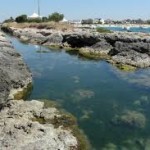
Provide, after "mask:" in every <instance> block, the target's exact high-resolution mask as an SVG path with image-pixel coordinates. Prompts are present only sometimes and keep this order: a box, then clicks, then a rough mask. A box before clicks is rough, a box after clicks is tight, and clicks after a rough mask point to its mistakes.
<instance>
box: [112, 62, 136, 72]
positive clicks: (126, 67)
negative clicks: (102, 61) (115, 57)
mask: <svg viewBox="0 0 150 150" xmlns="http://www.w3.org/2000/svg"><path fill="white" fill-rule="evenodd" d="M115 66H116V67H117V68H118V69H120V70H122V71H125V72H130V71H135V70H136V67H134V66H131V65H127V64H115Z"/></svg>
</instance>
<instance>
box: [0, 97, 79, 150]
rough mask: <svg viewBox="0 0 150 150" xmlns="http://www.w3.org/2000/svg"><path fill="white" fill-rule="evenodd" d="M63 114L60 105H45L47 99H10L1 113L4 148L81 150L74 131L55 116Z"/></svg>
mask: <svg viewBox="0 0 150 150" xmlns="http://www.w3.org/2000/svg"><path fill="white" fill-rule="evenodd" d="M63 117H64V116H63V115H62V113H60V112H59V111H58V110H57V109H56V108H54V107H51V108H45V107H44V103H43V102H39V101H35V100H33V101H26V102H24V101H10V102H9V103H7V104H6V106H5V107H4V108H3V109H2V111H1V115H0V147H1V148H0V149H2V150H10V149H13V150H26V149H28V150H33V149H36V150H42V149H44V150H48V149H51V150H58V149H59V150H78V149H79V145H78V141H77V139H76V137H75V136H73V134H72V131H71V130H69V129H67V127H64V126H63V125H62V124H61V123H60V124H59V126H57V127H56V126H55V123H56V121H55V120H56V119H58V120H59V118H63ZM64 119H66V118H64ZM65 121H66V122H67V119H66V120H65ZM66 124H67V123H66ZM64 128H66V129H64Z"/></svg>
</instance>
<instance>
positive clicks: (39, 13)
mask: <svg viewBox="0 0 150 150" xmlns="http://www.w3.org/2000/svg"><path fill="white" fill-rule="evenodd" d="M38 15H39V16H40V15H41V12H40V0H38Z"/></svg>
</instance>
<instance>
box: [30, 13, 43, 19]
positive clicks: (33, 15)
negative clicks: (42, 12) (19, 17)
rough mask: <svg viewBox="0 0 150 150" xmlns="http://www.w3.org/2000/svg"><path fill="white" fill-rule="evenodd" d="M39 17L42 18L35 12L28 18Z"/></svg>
mask: <svg viewBox="0 0 150 150" xmlns="http://www.w3.org/2000/svg"><path fill="white" fill-rule="evenodd" d="M37 18H42V17H41V16H39V15H38V14H37V13H33V14H32V15H31V16H28V19H37Z"/></svg>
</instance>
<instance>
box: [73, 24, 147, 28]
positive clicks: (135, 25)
mask: <svg viewBox="0 0 150 150" xmlns="http://www.w3.org/2000/svg"><path fill="white" fill-rule="evenodd" d="M75 27H91V28H92V27H93V28H94V27H106V28H107V27H120V28H128V27H130V28H132V27H133V28H150V25H149V24H89V25H88V24H85V25H82V24H78V25H75Z"/></svg>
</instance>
